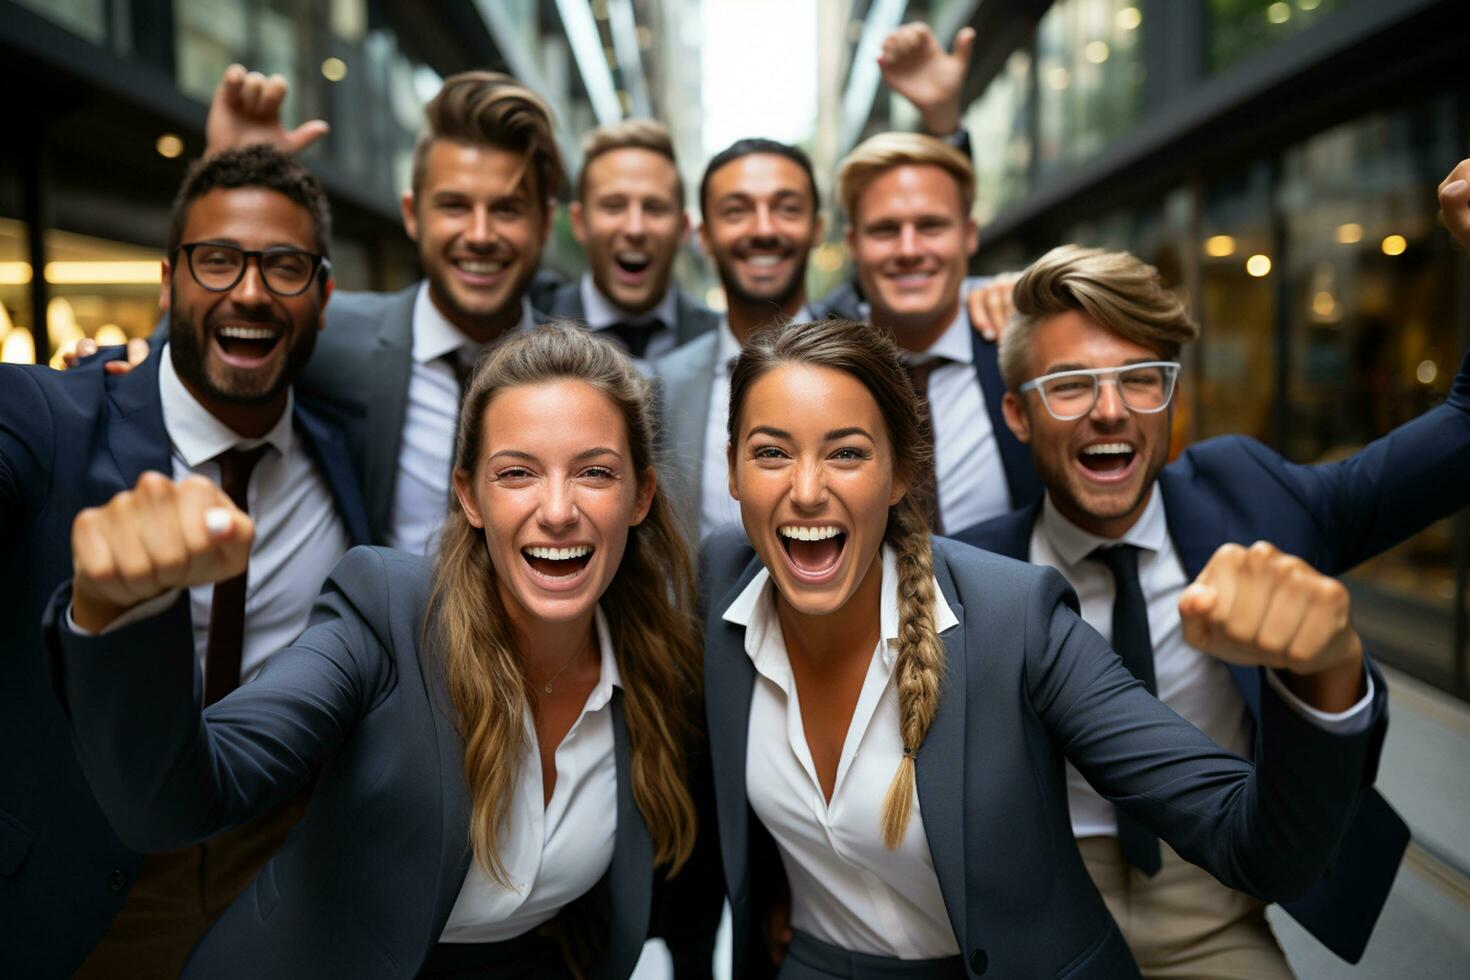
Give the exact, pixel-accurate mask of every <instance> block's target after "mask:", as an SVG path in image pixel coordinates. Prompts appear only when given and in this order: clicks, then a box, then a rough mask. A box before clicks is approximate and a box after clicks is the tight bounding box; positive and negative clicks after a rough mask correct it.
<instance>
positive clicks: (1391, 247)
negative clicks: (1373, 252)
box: [1379, 235, 1409, 255]
mask: <svg viewBox="0 0 1470 980" xmlns="http://www.w3.org/2000/svg"><path fill="white" fill-rule="evenodd" d="M1379 247H1380V248H1382V249H1383V254H1384V255H1403V254H1404V250H1405V249H1407V248H1408V247H1409V242H1408V240H1407V239H1406V238H1404V236H1403V235H1389V236H1388V237H1387V238H1385V239H1384V240H1383V242H1382V244H1381V245H1379Z"/></svg>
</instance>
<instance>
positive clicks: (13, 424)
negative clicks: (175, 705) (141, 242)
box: [0, 146, 369, 978]
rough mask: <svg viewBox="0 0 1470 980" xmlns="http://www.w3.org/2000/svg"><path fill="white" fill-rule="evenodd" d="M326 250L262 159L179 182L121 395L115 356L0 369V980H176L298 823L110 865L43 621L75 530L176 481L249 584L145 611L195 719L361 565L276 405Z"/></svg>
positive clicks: (310, 197) (311, 431) (304, 347)
mask: <svg viewBox="0 0 1470 980" xmlns="http://www.w3.org/2000/svg"><path fill="white" fill-rule="evenodd" d="M330 236H331V229H330V216H329V213H328V209H327V200H326V196H325V194H324V193H323V192H322V189H321V186H320V185H319V184H318V183H317V181H316V179H315V178H314V177H312V176H311V175H310V174H309V173H307V172H306V170H305V169H304V168H302V167H301V165H300V164H299V163H297V162H296V161H294V160H293V159H291V158H290V157H288V156H285V155H284V154H282V153H280V152H278V151H275V150H271V149H268V148H266V147H264V146H256V147H252V148H249V149H245V150H236V151H230V152H227V153H222V154H220V155H218V156H215V157H212V158H210V159H208V160H205V161H202V162H200V163H196V164H195V165H194V166H193V167H192V168H191V169H190V170H189V173H188V175H187V176H186V177H185V179H184V183H183V186H182V187H181V189H180V191H179V194H178V197H177V198H176V200H175V203H174V211H173V221H172V225H171V228H170V234H169V239H170V240H169V246H168V253H167V254H168V256H169V257H168V259H167V260H166V261H165V263H164V266H163V273H164V274H163V288H162V291H161V294H160V297H159V305H160V306H161V307H162V308H163V309H164V310H165V311H167V312H168V313H169V314H170V322H169V329H168V333H167V337H166V341H165V342H164V344H163V348H162V354H161V356H156V357H149V358H148V359H147V360H146V361H144V362H143V363H142V364H140V365H138V366H137V367H136V368H135V369H134V370H133V371H131V372H129V373H126V374H117V373H112V372H110V371H107V370H106V369H105V365H106V363H107V361H106V360H105V358H107V357H108V355H104V359H99V360H97V361H93V362H92V363H90V364H83V365H81V366H79V367H76V368H73V369H72V370H70V371H66V372H58V371H52V370H51V369H50V368H47V367H45V366H41V367H22V366H16V365H3V366H0V565H3V573H0V574H3V579H0V580H3V581H4V582H5V583H6V587H5V589H3V590H0V621H3V622H4V623H5V624H6V629H7V631H8V639H7V648H6V655H5V656H4V657H0V772H3V773H4V774H5V777H4V779H0V922H3V923H4V925H3V926H0V932H3V934H4V937H5V939H4V941H3V942H0V975H4V976H14V977H52V976H76V977H82V978H91V977H106V978H128V977H153V976H177V975H178V973H179V971H180V970H181V969H182V968H183V965H184V959H185V957H186V956H187V955H188V953H189V950H190V949H191V948H192V947H193V945H194V943H195V942H196V941H197V940H198V938H199V937H200V936H201V935H203V933H204V930H205V929H206V928H208V926H209V924H210V923H211V922H212V921H213V919H214V918H215V916H217V915H218V914H219V913H220V912H221V911H222V910H223V909H224V908H225V907H226V906H227V905H228V904H229V903H230V902H231V901H232V900H233V899H234V898H235V896H236V895H237V894H239V892H240V890H241V889H242V888H244V886H245V885H246V884H248V883H249V882H250V880H251V879H252V878H253V877H254V876H255V873H256V872H257V871H258V870H259V869H260V867H261V866H262V865H263V864H264V862H265V861H266V859H268V858H269V857H270V856H271V854H273V853H274V852H275V850H276V849H277V848H278V846H279V844H280V842H281V841H282V840H283V839H284V837H285V834H286V832H287V831H288V830H289V828H290V827H291V825H292V824H293V823H294V822H295V820H296V818H297V816H299V813H300V808H299V806H298V805H296V804H294V803H288V804H286V805H285V806H284V807H283V808H282V809H280V810H278V811H277V812H275V813H272V814H268V815H267V816H265V817H263V818H261V819H259V820H256V821H253V822H251V823H249V824H246V825H244V826H243V827H239V828H236V829H235V830H233V831H230V832H229V833H227V834H225V835H222V836H220V837H217V838H214V839H211V840H209V841H206V842H204V843H202V844H198V845H196V846H193V847H189V848H185V849H183V850H180V851H175V852H171V853H167V854H150V855H148V856H146V857H145V856H143V855H141V854H138V853H136V852H134V851H132V850H130V849H129V848H127V847H124V846H123V845H122V843H121V842H119V840H118V839H117V837H116V836H115V835H114V834H113V832H112V830H111V828H110V827H109V826H108V824H107V821H106V820H105V819H104V818H103V816H102V813H101V811H100V810H99V809H98V806H97V804H96V802H95V801H94V800H93V797H92V793H91V790H90V789H89V788H88V785H87V783H86V781H85V779H84V777H83V776H82V773H81V769H80V767H79V765H78V763H77V759H76V756H75V752H74V750H73V747H72V743H71V739H70V737H69V736H68V735H67V734H66V732H67V722H66V719H65V718H64V717H63V715H62V712H63V711H64V710H65V708H64V707H63V706H62V705H61V704H59V703H58V700H57V699H56V698H55V697H54V696H53V695H52V692H51V690H48V688H49V687H50V677H49V675H48V670H47V662H46V655H45V650H44V648H43V642H42V628H41V624H42V618H43V611H44V613H45V615H47V616H55V615H58V614H60V615H66V613H65V611H64V610H65V606H61V607H60V609H61V610H62V611H61V612H60V613H58V612H57V609H56V608H52V607H51V601H52V598H53V595H54V594H56V593H57V592H58V587H61V586H63V583H65V582H66V581H67V580H68V579H70V577H71V574H72V572H71V554H72V552H71V543H72V536H73V529H72V526H73V521H74V520H77V528H78V531H77V533H78V534H83V533H85V530H84V529H85V527H86V526H87V525H86V522H85V521H82V520H80V519H78V514H79V513H82V512H85V511H86V509H87V508H91V507H96V506H99V505H102V504H106V503H108V502H109V501H111V500H114V499H117V498H118V497H120V496H125V497H126V499H127V501H128V504H129V506H131V507H135V508H137V509H139V510H140V511H142V512H143V513H147V512H148V508H149V507H150V506H151V501H152V500H153V499H154V495H155V494H156V493H157V492H158V491H159V490H160V488H162V487H165V486H167V482H168V481H169V480H171V479H172V480H184V479H194V480H200V479H203V480H208V481H210V482H211V483H215V484H217V485H219V486H220V487H221V488H222V489H223V490H224V492H225V493H227V494H228V495H230V496H231V497H232V498H234V499H235V502H236V504H237V506H239V507H241V508H244V509H247V510H248V512H249V513H250V515H251V517H252V518H253V519H254V522H255V535H254V538H253V540H252V542H251V549H250V567H249V568H248V570H247V571H246V573H245V574H244V575H242V576H239V577H238V578H236V579H232V580H230V581H228V582H222V583H220V584H218V585H215V586H204V587H201V588H195V589H190V590H188V592H187V593H186V594H178V593H171V594H169V595H168V596H167V597H164V598H162V599H161V603H162V605H161V607H160V606H155V607H154V608H153V610H152V611H154V612H158V611H160V608H162V609H166V610H167V611H166V612H165V613H164V615H165V616H166V617H168V622H169V628H171V629H175V630H177V631H179V632H180V633H181V634H182V635H184V636H186V637H191V638H192V640H193V646H192V651H193V653H194V656H195V662H196V670H195V672H194V676H195V688H196V693H197V695H198V697H199V698H200V701H201V703H202V704H204V705H209V704H212V703H213V702H215V701H217V700H219V699H220V698H221V697H223V696H224V695H225V694H227V693H228V692H229V691H230V690H232V689H233V688H235V687H236V686H238V685H239V684H240V683H242V682H246V681H249V680H250V679H251V678H252V677H253V676H254V675H255V674H256V673H257V672H258V671H259V670H261V669H262V666H263V665H264V664H265V662H266V660H267V659H268V657H269V655H270V654H271V653H273V652H274V651H276V650H279V649H282V648H283V647H285V646H286V645H288V644H289V642H290V640H292V639H293V638H294V637H295V636H296V635H297V634H298V633H299V632H300V631H301V630H302V629H304V628H305V626H306V622H307V617H308V615H309V613H310V610H311V605H312V602H313V600H314V598H315V596H316V594H317V592H318V591H319V589H320V588H321V584H322V582H323V581H324V580H325V578H326V576H327V573H328V572H329V571H330V570H331V569H332V566H333V565H335V564H336V562H337V560H338V559H339V558H341V556H342V555H343V554H344V553H345V552H346V550H347V549H348V548H349V547H350V546H352V545H354V544H366V543H368V541H369V532H368V519H367V511H366V508H365V507H364V505H363V502H362V500H361V498H360V496H359V493H358V489H357V483H356V478H355V476H354V474H353V471H352V463H351V459H350V457H349V455H348V452H347V443H346V438H345V436H344V435H343V434H342V433H341V431H340V430H338V429H337V428H335V427H333V426H332V425H330V424H329V423H328V422H326V421H325V420H324V419H323V418H322V417H321V416H320V415H318V414H317V413H316V412H315V411H313V410H312V408H311V407H309V406H308V405H306V404H304V403H303V402H304V399H302V398H300V397H298V396H297V395H296V394H295V393H294V392H293V389H292V383H293V382H294V381H295V380H296V378H297V377H298V375H299V374H300V372H301V370H302V368H303V367H304V365H305V364H306V362H307V359H308V358H309V357H310V356H311V352H312V348H313V346H314V344H315V342H316V336H317V332H318V330H320V329H321V326H322V314H323V310H324V308H325V307H326V304H327V299H328V297H329V295H330V294H331V290H332V285H331V263H330V262H329V261H328V260H327V257H326V251H327V243H328V241H329V239H330ZM140 544H141V545H142V546H143V547H144V548H147V547H149V545H150V544H151V542H149V541H147V540H144V541H142V542H140ZM65 591H66V590H65V589H64V588H62V589H61V592H62V593H63V594H64V593H65ZM247 610H248V615H247ZM119 625H122V624H121V623H119ZM186 642H187V641H186Z"/></svg>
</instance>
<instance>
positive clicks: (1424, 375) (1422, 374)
mask: <svg viewBox="0 0 1470 980" xmlns="http://www.w3.org/2000/svg"><path fill="white" fill-rule="evenodd" d="M1414 377H1416V378H1418V379H1419V383H1420V384H1421V385H1432V384H1434V379H1435V378H1437V377H1439V365H1438V364H1435V363H1434V362H1433V361H1420V362H1419V366H1418V367H1417V368H1416V369H1415V370H1414Z"/></svg>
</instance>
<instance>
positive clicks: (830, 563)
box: [776, 524, 847, 584]
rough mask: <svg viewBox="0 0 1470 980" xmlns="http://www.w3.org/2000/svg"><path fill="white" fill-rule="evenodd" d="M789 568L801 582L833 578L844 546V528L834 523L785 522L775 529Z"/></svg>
mask: <svg viewBox="0 0 1470 980" xmlns="http://www.w3.org/2000/svg"><path fill="white" fill-rule="evenodd" d="M776 535H777V538H778V540H779V541H780V542H781V550H782V551H783V552H784V553H785V555H786V563H787V565H788V566H789V567H790V568H791V571H792V572H793V573H794V574H795V575H796V576H797V578H799V579H801V580H802V581H804V582H808V583H812V584H819V583H822V582H825V581H827V580H829V579H830V578H832V576H833V575H834V574H836V572H837V567H838V565H840V564H841V562H842V553H843V551H845V550H846V547H847V531H846V530H845V529H843V528H842V527H839V526H838V525H836V524H818V525H797V524H787V525H784V526H782V527H779V528H777V529H776Z"/></svg>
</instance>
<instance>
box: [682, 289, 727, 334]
mask: <svg viewBox="0 0 1470 980" xmlns="http://www.w3.org/2000/svg"><path fill="white" fill-rule="evenodd" d="M674 310H675V313H676V315H677V316H678V318H679V322H678V323H674V324H671V326H672V327H673V328H674V343H675V344H677V345H678V346H680V347H683V346H684V345H685V344H687V343H689V341H691V340H693V339H694V338H696V337H698V336H700V335H702V334H706V333H709V332H710V331H711V330H713V329H714V328H715V327H717V326H719V317H718V316H717V315H716V314H715V313H714V311H712V310H708V309H706V308H704V307H703V306H700V305H699V304H698V303H695V302H694V301H693V300H692V299H690V298H689V297H688V296H686V295H684V291H683V290H682V289H677V288H676V289H675V290H674Z"/></svg>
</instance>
